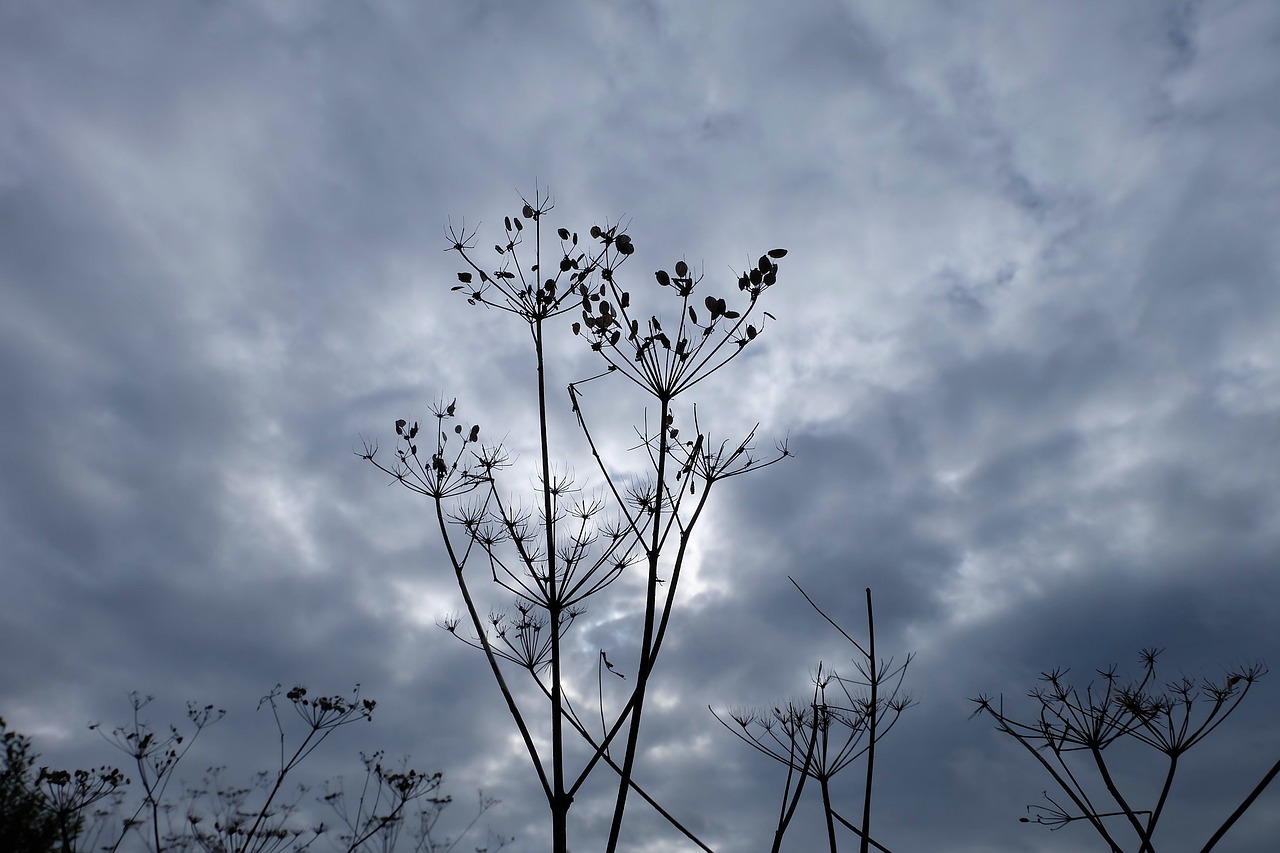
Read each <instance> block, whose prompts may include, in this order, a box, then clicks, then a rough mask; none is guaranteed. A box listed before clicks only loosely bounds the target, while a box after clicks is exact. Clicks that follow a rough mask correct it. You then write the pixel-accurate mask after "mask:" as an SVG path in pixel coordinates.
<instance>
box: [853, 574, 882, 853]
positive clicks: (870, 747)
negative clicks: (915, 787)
mask: <svg viewBox="0 0 1280 853" xmlns="http://www.w3.org/2000/svg"><path fill="white" fill-rule="evenodd" d="M867 672H868V675H869V677H868V678H867V680H868V681H870V682H871V708H870V710H869V711H868V715H869V717H868V720H867V735H868V738H869V740H868V741H867V785H866V789H865V791H864V793H863V798H862V843H861V844H860V845H859V846H858V849H859V851H860V853H867V850H868V848H869V847H870V841H871V783H872V781H873V779H874V777H875V769H876V713H877V712H878V710H879V706H878V705H879V697H878V696H877V689H876V688H877V687H879V685H880V671H879V669H877V668H876V623H875V617H874V616H873V615H872V612H871V587H867Z"/></svg>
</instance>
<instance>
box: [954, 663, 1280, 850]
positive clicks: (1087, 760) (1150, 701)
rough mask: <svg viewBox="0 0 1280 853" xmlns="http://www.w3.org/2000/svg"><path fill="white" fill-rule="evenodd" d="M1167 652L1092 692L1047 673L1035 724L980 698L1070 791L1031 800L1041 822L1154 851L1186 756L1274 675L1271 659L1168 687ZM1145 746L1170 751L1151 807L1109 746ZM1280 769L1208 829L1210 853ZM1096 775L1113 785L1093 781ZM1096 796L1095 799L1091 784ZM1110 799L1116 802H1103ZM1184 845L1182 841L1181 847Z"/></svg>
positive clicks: (1112, 674)
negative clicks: (1135, 674)
mask: <svg viewBox="0 0 1280 853" xmlns="http://www.w3.org/2000/svg"><path fill="white" fill-rule="evenodd" d="M1160 653H1161V650H1158V649H1147V650H1144V651H1143V652H1142V675H1141V677H1140V678H1138V679H1137V680H1135V681H1122V680H1121V678H1120V676H1119V675H1117V673H1116V668H1115V667H1114V666H1112V667H1111V668H1109V669H1105V670H1098V675H1099V676H1101V678H1102V683H1101V684H1100V685H1098V686H1097V687H1096V688H1095V685H1094V684H1092V683H1091V684H1088V685H1086V686H1085V687H1084V689H1083V692H1082V691H1081V690H1080V689H1079V688H1077V687H1075V686H1073V685H1071V684H1070V683H1068V682H1067V680H1066V671H1065V670H1052V671H1050V672H1046V673H1043V674H1042V675H1041V677H1040V680H1041V681H1042V682H1043V686H1039V687H1036V688H1034V689H1033V690H1031V691H1030V694H1029V695H1030V697H1031V698H1032V699H1034V700H1035V701H1036V703H1037V704H1038V705H1039V708H1038V711H1037V717H1036V719H1035V720H1034V721H1032V722H1020V721H1018V720H1016V719H1014V718H1013V717H1011V716H1009V715H1007V714H1006V713H1005V710H1004V703H1003V701H999V700H993V699H991V698H990V697H988V696H979V697H978V698H976V699H974V700H973V701H974V702H976V703H977V710H975V711H974V713H973V715H974V716H979V715H986V716H988V717H990V718H992V719H993V720H995V721H996V730H997V731H1001V732H1004V733H1005V734H1007V735H1009V736H1010V737H1012V738H1013V739H1014V740H1016V741H1017V742H1018V743H1019V744H1021V745H1022V746H1023V747H1024V748H1025V749H1026V750H1027V752H1028V753H1029V754H1030V755H1032V756H1033V757H1034V758H1035V760H1036V761H1037V762H1039V764H1040V765H1041V767H1043V768H1044V770H1045V772H1046V773H1048V774H1049V776H1050V778H1052V779H1053V781H1054V783H1055V784H1056V785H1057V786H1058V787H1059V788H1060V789H1061V790H1062V791H1063V793H1064V794H1066V798H1067V800H1068V803H1059V802H1058V801H1057V800H1055V799H1053V798H1052V797H1050V796H1049V795H1048V793H1046V794H1045V799H1046V801H1047V802H1048V805H1047V806H1043V805H1033V806H1028V807H1027V811H1028V813H1029V815H1030V817H1024V818H1022V821H1023V822H1024V823H1036V824H1041V825H1043V826H1048V827H1049V828H1050V829H1053V830H1057V829H1061V828H1062V827H1064V826H1067V825H1070V824H1074V823H1076V822H1077V821H1085V822H1087V823H1088V824H1089V825H1090V826H1092V827H1093V829H1094V831H1095V832H1096V833H1097V834H1098V835H1099V836H1101V837H1102V839H1103V841H1105V842H1106V843H1107V845H1108V846H1109V849H1111V850H1112V851H1121V850H1125V849H1133V848H1132V846H1126V845H1125V844H1124V843H1122V841H1121V839H1123V838H1128V837H1130V834H1132V836H1135V837H1136V839H1137V844H1138V848H1137V849H1138V851H1139V853H1154V851H1155V849H1156V848H1155V841H1154V836H1155V832H1156V829H1157V827H1158V824H1159V822H1160V818H1161V816H1162V815H1164V814H1165V809H1166V806H1167V805H1168V803H1169V798H1170V795H1171V792H1172V790H1173V781H1174V777H1175V775H1176V774H1177V771H1178V768H1179V761H1180V759H1181V758H1182V757H1183V755H1185V754H1186V753H1187V752H1188V751H1189V750H1190V749H1191V748H1192V747H1194V746H1198V745H1199V744H1200V743H1202V742H1203V741H1204V740H1205V739H1206V738H1207V737H1208V736H1209V735H1210V734H1212V733H1213V732H1214V731H1215V730H1216V729H1217V728H1218V726H1220V725H1221V724H1222V723H1223V722H1224V721H1225V720H1226V719H1227V718H1228V717H1229V716H1231V714H1232V712H1234V711H1235V709H1236V708H1238V707H1239V706H1240V703H1241V702H1242V701H1244V697H1245V696H1246V695H1247V694H1248V692H1249V690H1250V688H1251V687H1252V686H1253V685H1254V683H1255V682H1256V681H1257V680H1258V679H1259V678H1261V677H1262V676H1263V675H1264V674H1265V673H1266V668H1265V667H1264V666H1262V665H1261V664H1254V665H1252V666H1245V667H1240V668H1238V669H1235V670H1232V671H1230V672H1228V673H1227V674H1226V676H1225V678H1223V679H1222V680H1221V681H1212V680H1210V679H1207V678H1202V679H1195V678H1189V677H1187V676H1182V677H1181V678H1179V679H1177V680H1175V681H1172V682H1168V683H1163V684H1162V683H1161V682H1160V681H1159V680H1158V679H1157V676H1156V659H1157V658H1158V657H1159V655H1160ZM1120 742H1123V743H1130V744H1138V745H1141V746H1145V747H1147V748H1149V749H1150V750H1153V751H1154V752H1156V753H1157V754H1159V755H1160V756H1162V758H1161V763H1163V765H1164V771H1163V777H1164V778H1163V780H1162V782H1161V785H1160V789H1159V794H1158V795H1157V796H1156V798H1155V801H1154V802H1153V803H1149V804H1147V805H1150V806H1151V808H1149V809H1142V808H1139V807H1138V806H1139V804H1138V802H1137V801H1136V800H1135V799H1134V795H1133V794H1132V793H1131V792H1129V793H1126V792H1125V791H1122V790H1121V787H1120V782H1119V780H1118V779H1117V778H1116V776H1115V774H1114V773H1113V768H1112V767H1111V766H1109V765H1108V763H1107V759H1108V757H1109V756H1110V755H1111V754H1110V753H1108V752H1107V750H1108V749H1110V748H1112V747H1113V746H1114V745H1115V744H1116V743H1120ZM1277 773H1280V761H1278V762H1276V764H1275V765H1274V766H1272V768H1271V769H1270V770H1269V771H1268V772H1267V773H1266V774H1265V775H1264V776H1263V777H1262V780H1261V781H1260V782H1258V784H1257V785H1256V786H1255V787H1254V788H1253V790H1252V791H1250V792H1249V793H1248V794H1247V795H1246V796H1245V797H1244V799H1243V800H1241V802H1240V804H1239V805H1238V806H1237V807H1236V809H1235V810H1234V811H1232V813H1231V814H1230V815H1228V816H1227V817H1226V819H1225V820H1223V822H1222V823H1221V824H1220V825H1219V826H1218V827H1217V829H1216V830H1215V831H1213V832H1212V833H1211V834H1209V835H1208V838H1207V840H1206V841H1205V842H1204V845H1203V846H1202V847H1201V848H1200V849H1201V853H1207V851H1209V850H1212V849H1213V848H1214V846H1215V845H1217V843H1218V842H1219V841H1220V840H1222V837H1223V836H1224V835H1226V833H1227V831H1228V830H1229V829H1231V827H1232V826H1233V825H1234V824H1235V822H1236V821H1237V820H1238V819H1239V818H1240V816H1241V815H1242V814H1244V812H1245V811H1246V810H1248V809H1249V807H1250V806H1252V805H1253V803H1254V801H1255V800H1257V798H1258V796H1259V795H1260V794H1261V793H1262V792H1263V790H1264V789H1265V788H1266V787H1267V786H1268V785H1269V784H1270V783H1271V781H1272V780H1273V779H1274V778H1275V777H1276V774H1277ZM1089 776H1096V778H1097V780H1098V781H1099V782H1100V783H1101V787H1102V789H1103V790H1104V791H1105V796H1106V798H1107V800H1102V799H1101V798H1102V796H1103V794H1102V793H1100V792H1097V786H1093V785H1086V783H1085V780H1087V779H1088V778H1089ZM1091 788H1092V789H1093V790H1094V791H1095V793H1094V794H1093V795H1092V796H1091V794H1090V793H1089V791H1090V789H1091ZM1102 803H1106V805H1102ZM1180 849H1181V847H1180Z"/></svg>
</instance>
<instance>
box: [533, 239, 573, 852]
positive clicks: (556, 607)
mask: <svg viewBox="0 0 1280 853" xmlns="http://www.w3.org/2000/svg"><path fill="white" fill-rule="evenodd" d="M538 230H539V231H540V230H541V228H540V227H539V229H538ZM533 345H534V350H535V351H536V353H537V361H538V434H539V439H540V443H541V445H542V446H541V451H542V460H541V462H542V513H543V517H542V520H543V526H544V530H545V541H546V555H547V618H548V620H549V621H550V625H549V628H550V630H551V786H552V791H551V802H550V806H551V844H552V850H553V851H554V853H568V849H569V806H570V804H571V802H572V801H571V800H570V799H569V797H567V796H566V795H565V790H564V709H563V707H562V702H563V688H562V685H561V678H562V676H561V669H560V664H561V661H560V617H561V615H562V613H563V607H562V606H561V603H560V595H559V591H558V589H557V584H556V580H557V578H556V517H555V506H554V505H553V501H552V482H551V448H550V439H549V436H548V435H547V377H546V360H545V355H544V351H543V341H542V315H541V314H537V315H535V317H534V321H533Z"/></svg>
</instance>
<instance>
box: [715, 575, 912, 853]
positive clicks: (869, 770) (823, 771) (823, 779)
mask: <svg viewBox="0 0 1280 853" xmlns="http://www.w3.org/2000/svg"><path fill="white" fill-rule="evenodd" d="M791 583H792V584H794V585H795V587H796V589H798V590H800V594H801V595H803V596H804V598H805V600H806V601H808V602H809V604H810V606H812V607H813V609H814V610H815V611H817V612H818V614H819V615H820V616H821V617H822V618H823V619H824V620H826V621H827V622H828V623H829V624H830V625H831V626H832V627H834V628H835V629H836V630H837V631H839V632H840V634H841V636H843V637H844V638H845V639H846V640H848V641H849V643H850V644H852V645H853V647H854V648H855V649H856V650H857V651H858V657H857V658H855V659H854V660H853V665H854V669H855V670H856V671H857V673H858V675H857V676H856V677H850V678H846V677H843V676H841V675H839V674H838V673H837V672H836V671H835V670H832V669H829V668H827V667H825V666H824V665H823V664H822V663H819V664H818V667H817V671H816V674H815V675H814V677H813V693H812V695H811V696H810V698H809V699H808V701H806V702H794V701H793V702H788V703H787V704H786V706H785V707H783V706H780V705H779V706H774V707H773V708H772V709H771V710H769V711H756V710H746V711H733V712H729V713H728V714H727V715H726V716H728V718H729V719H727V720H726V719H725V717H722V716H721V715H720V714H719V713H717V712H716V711H715V709H714V708H712V709H711V713H712V714H714V715H715V717H716V719H717V720H719V721H720V723H721V724H722V725H723V726H724V727H725V728H727V729H729V731H731V732H733V734H734V735H735V736H737V737H738V738H739V739H740V740H742V741H743V742H744V743H746V744H747V745H748V746H750V747H751V748H753V749H755V750H756V751H757V752H759V753H761V754H763V755H766V756H768V757H769V758H771V759H773V760H774V761H776V762H778V763H779V764H781V765H782V766H784V767H785V768H787V776H786V782H785V784H784V787H783V791H782V805H781V807H780V808H779V813H778V821H777V826H776V829H775V830H774V835H773V847H772V850H773V853H777V851H779V850H781V849H782V841H783V837H784V836H785V835H786V832H787V829H788V828H789V826H790V825H791V821H792V818H793V817H794V816H795V812H796V808H797V807H798V806H799V805H800V798H801V795H802V794H803V792H804V788H805V782H806V781H807V780H809V779H813V780H814V781H816V782H817V783H818V788H819V792H820V794H821V797H822V814H823V816H824V818H825V823H826V831H827V844H828V847H829V848H830V850H831V851H832V852H833V853H834V851H836V850H837V849H838V842H837V837H836V824H837V823H839V824H841V825H842V826H844V827H846V828H847V829H849V830H851V831H852V832H853V833H854V834H855V835H856V836H857V837H858V839H859V849H860V851H861V853H866V851H867V850H868V849H870V848H872V847H874V848H875V849H876V850H881V851H884V853H889V850H888V848H886V847H884V846H883V845H882V844H880V843H879V842H878V841H876V840H874V839H873V838H872V836H871V795H872V789H873V783H874V779H875V757H876V755H875V749H876V744H877V743H878V742H879V741H880V739H881V738H883V737H884V736H885V735H887V734H888V733H889V730H890V729H892V728H893V727H894V725H895V724H896V723H897V721H898V718H899V717H900V716H901V714H902V712H903V711H904V710H906V709H907V708H908V707H910V706H911V705H912V704H914V703H913V701H912V699H911V697H910V696H909V695H907V694H906V693H904V692H903V690H902V682H903V679H904V678H905V677H906V671H907V667H908V666H909V665H910V664H911V660H912V656H911V655H908V656H907V658H906V660H904V661H903V662H902V663H901V664H899V665H897V666H894V663H893V661H892V659H890V660H883V659H880V658H877V657H876V640H875V617H874V612H873V610H872V607H871V590H870V588H868V589H867V591H866V600H867V645H866V646H865V647H864V646H863V645H862V644H861V643H859V642H858V641H857V640H855V639H854V638H853V637H852V636H850V635H849V634H848V632H846V631H845V630H844V629H843V628H842V627H840V625H839V624H838V623H836V622H835V620H833V619H832V618H831V617H830V616H828V615H827V614H826V612H824V611H823V610H822V608H821V607H819V606H818V605H817V603H816V602H814V600H813V599H812V598H810V597H809V595H808V593H806V592H805V591H804V589H802V588H801V587H800V585H799V584H798V583H796V582H795V580H794V579H792V580H791ZM858 759H864V761H865V763H866V776H865V780H866V781H865V784H864V786H863V803H862V816H861V821H860V824H855V823H853V822H852V821H850V820H848V819H846V818H845V817H843V816H842V815H841V814H840V813H839V812H838V811H837V810H836V808H835V806H834V804H833V802H832V799H831V780H832V779H833V778H834V777H835V776H836V774H838V773H840V772H841V771H842V770H844V769H846V768H847V767H849V766H850V765H852V764H853V763H854V762H856V761H857V760H858Z"/></svg>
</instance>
